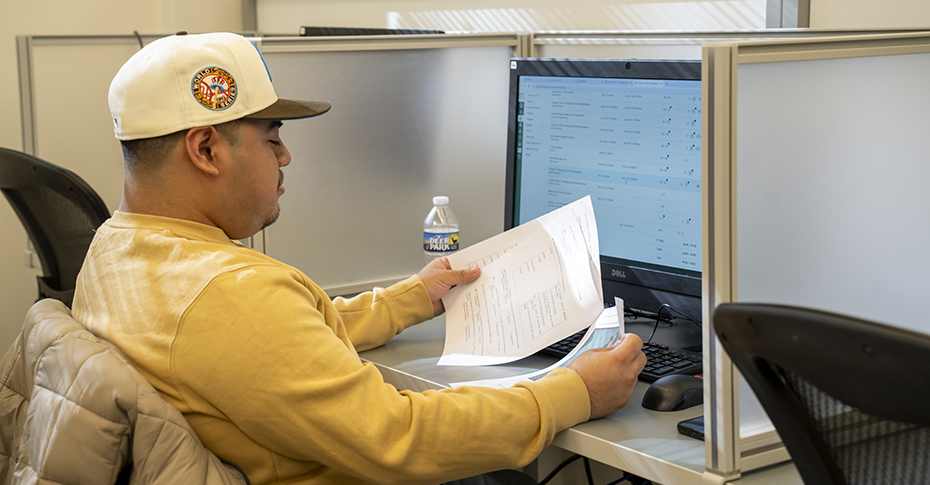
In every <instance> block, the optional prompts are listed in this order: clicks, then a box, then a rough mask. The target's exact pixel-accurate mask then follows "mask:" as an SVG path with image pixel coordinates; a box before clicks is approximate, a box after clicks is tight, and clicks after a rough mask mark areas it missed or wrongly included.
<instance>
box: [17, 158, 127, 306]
mask: <svg viewBox="0 0 930 485" xmlns="http://www.w3.org/2000/svg"><path fill="white" fill-rule="evenodd" d="M0 191H2V192H3V195H4V196H6V198H7V200H8V201H9V202H10V205H12V206H13V210H14V211H15V212H16V215H17V216H18V217H19V220H20V221H21V222H22V224H23V227H25V229H26V233H27V234H28V235H29V239H30V240H32V244H33V245H34V246H35V250H36V253H37V254H38V255H39V260H40V261H41V262H42V276H40V277H38V284H39V298H38V299H42V298H55V299H57V300H61V301H63V302H64V303H65V304H66V305H68V306H69V307H70V306H71V300H72V299H73V297H74V283H75V280H76V279H77V274H78V272H79V271H80V270H81V265H82V264H83V263H84V256H85V254H87V248H88V247H89V246H90V242H91V240H92V239H93V237H94V230H95V229H97V227H99V226H100V224H102V223H103V222H104V221H105V220H106V219H107V218H108V217H110V213H109V211H107V206H106V204H104V202H103V200H102V199H101V198H100V196H98V195H97V193H96V192H94V190H93V189H92V188H91V187H90V185H87V183H86V182H84V180H82V179H81V178H80V177H78V176H77V175H76V174H74V173H73V172H71V171H70V170H66V169H64V168H61V167H58V166H55V165H53V164H51V163H48V162H46V161H43V160H40V159H38V158H36V157H33V156H31V155H27V154H25V153H21V152H17V151H13V150H9V149H6V148H0Z"/></svg>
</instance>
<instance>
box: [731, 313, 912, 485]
mask: <svg viewBox="0 0 930 485" xmlns="http://www.w3.org/2000/svg"><path fill="white" fill-rule="evenodd" d="M713 324H714V328H715V329H716V332H717V336H718V337H719V338H720V342H721V344H722V345H723V348H724V349H725V350H726V352H727V353H728V354H729V355H730V357H731V358H732V359H733V362H734V363H735V364H736V366H737V368H739V370H740V372H741V373H742V374H743V376H744V377H745V379H746V381H747V382H748V383H749V385H750V387H751V388H752V390H753V391H754V392H755V394H756V396H757V397H758V398H759V401H760V402H761V404H762V407H763V408H764V409H765V411H766V413H767V414H768V416H769V418H771V420H772V423H773V424H774V425H775V428H776V430H777V431H778V433H779V435H780V436H781V438H782V441H783V442H784V444H785V447H786V448H787V450H788V452H789V453H790V454H791V457H792V459H793V460H794V462H795V465H796V466H797V468H798V471H799V472H800V474H801V477H802V478H803V479H804V482H805V483H809V484H818V485H821V484H824V485H830V484H848V485H857V484H879V483H888V484H910V483H912V484H926V483H930V372H928V371H927V369H930V336H928V335H924V334H919V333H916V332H912V331H909V330H904V329H900V328H896V327H891V326H887V325H883V324H879V323H875V322H870V321H866V320H860V319H856V318H852V317H847V316H842V315H837V314H832V313H826V312H821V311H816V310H810V309H803V308H797V307H789V306H781V305H767V304H751V303H727V304H723V305H720V306H719V307H718V308H717V309H716V310H715V311H714V315H713Z"/></svg>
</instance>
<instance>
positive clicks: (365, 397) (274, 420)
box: [170, 269, 590, 483]
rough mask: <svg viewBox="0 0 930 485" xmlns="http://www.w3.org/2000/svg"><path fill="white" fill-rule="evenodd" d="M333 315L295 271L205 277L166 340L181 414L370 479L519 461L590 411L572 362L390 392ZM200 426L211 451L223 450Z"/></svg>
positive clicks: (433, 478) (429, 476)
mask: <svg viewBox="0 0 930 485" xmlns="http://www.w3.org/2000/svg"><path fill="white" fill-rule="evenodd" d="M244 295H248V298H245V297H244ZM259 302H260V303H259ZM334 312H335V308H334V307H333V305H332V304H331V303H330V301H329V300H328V299H326V298H325V295H318V294H315V293H314V292H312V291H310V289H308V288H307V287H305V286H304V285H303V284H302V282H301V281H299V278H295V277H294V276H292V275H286V274H282V273H281V272H275V271H263V270H261V269H259V270H250V271H248V272H242V273H239V274H230V275H224V276H220V277H218V278H216V279H214V281H213V282H211V284H210V285H209V286H208V287H206V288H205V289H204V290H203V291H202V293H201V294H200V295H198V297H197V299H196V301H195V302H194V303H193V304H192V305H191V306H190V308H189V309H188V312H187V314H186V315H185V318H184V321H183V323H182V325H181V328H180V330H179V333H178V335H177V337H176V339H175V342H174V344H173V345H172V351H171V358H170V373H171V375H172V376H174V377H175V378H176V382H175V383H174V384H175V385H176V386H177V388H178V389H180V390H181V396H182V399H183V400H184V403H185V404H186V406H187V407H189V408H190V410H191V411H190V413H191V414H194V415H197V416H198V419H199V422H201V423H208V422H209V421H210V420H211V419H212V420H215V421H217V422H219V421H223V422H225V421H229V422H231V423H232V424H233V425H234V426H235V427H236V428H237V429H239V430H241V432H242V433H243V434H245V435H247V436H248V437H249V439H251V440H254V441H256V442H258V443H259V444H261V445H262V446H264V447H265V448H267V449H269V450H271V451H272V452H273V453H276V454H280V455H284V456H287V457H289V458H292V459H298V460H306V461H312V462H318V463H320V464H321V465H323V466H326V467H330V468H332V469H334V470H338V471H341V472H343V473H346V474H350V475H355V476H359V477H361V478H364V479H367V480H370V481H375V482H379V483H436V482H439V481H443V480H450V479H455V478H461V477H466V476H471V475H476V474H479V473H483V472H487V471H491V470H497V469H502V468H514V467H521V466H525V465H526V464H528V463H529V462H531V461H532V460H533V459H534V458H535V457H536V456H537V455H538V454H539V452H540V451H541V450H542V449H543V448H544V447H545V446H547V445H548V444H549V443H551V441H552V439H553V436H554V435H555V433H557V432H558V431H560V430H562V429H565V428H567V427H570V426H572V425H574V424H577V423H579V422H582V421H584V420H586V419H588V416H589V413H590V408H589V402H588V395H587V390H586V388H585V386H584V382H583V381H582V380H581V378H580V377H579V376H578V374H576V373H575V372H574V371H572V370H570V369H558V370H556V371H555V372H553V373H551V375H549V376H547V377H545V378H543V379H540V380H539V381H536V382H530V383H522V384H519V385H517V386H514V387H512V388H510V389H490V388H472V387H458V388H452V389H445V390H441V391H427V392H423V393H415V392H408V391H398V390H397V389H395V388H394V387H393V386H391V385H389V384H386V383H385V382H384V380H383V379H382V377H381V374H380V373H379V372H378V370H377V369H376V368H375V367H374V366H373V365H371V364H367V363H363V362H362V361H361V360H360V359H359V357H358V354H357V353H356V351H355V349H354V348H353V347H352V345H351V343H349V341H348V337H347V334H346V333H345V330H344V329H343V328H342V325H341V323H340V320H339V319H338V318H336V317H335V315H333V313H334ZM202 429H204V430H205V431H206V432H205V433H204V435H205V436H207V438H206V439H205V444H207V445H208V447H210V446H211V445H217V446H219V447H220V448H222V445H223V444H222V443H208V442H207V441H209V439H210V432H209V424H205V425H204V428H202Z"/></svg>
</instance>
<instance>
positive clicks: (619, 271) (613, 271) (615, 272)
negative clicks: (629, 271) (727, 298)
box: [610, 268, 626, 279]
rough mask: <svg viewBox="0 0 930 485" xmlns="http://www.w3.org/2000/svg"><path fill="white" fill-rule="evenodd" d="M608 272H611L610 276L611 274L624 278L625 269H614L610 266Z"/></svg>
mask: <svg viewBox="0 0 930 485" xmlns="http://www.w3.org/2000/svg"><path fill="white" fill-rule="evenodd" d="M610 274H611V276H613V277H614V278H623V279H626V271H623V270H622V269H614V268H611V269H610Z"/></svg>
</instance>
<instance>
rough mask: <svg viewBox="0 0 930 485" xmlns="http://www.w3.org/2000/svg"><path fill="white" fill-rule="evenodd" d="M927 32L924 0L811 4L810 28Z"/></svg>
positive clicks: (815, 0)
mask: <svg viewBox="0 0 930 485" xmlns="http://www.w3.org/2000/svg"><path fill="white" fill-rule="evenodd" d="M910 27H917V28H925V27H926V28H930V1H927V0H884V1H880V2H877V1H875V0H811V28H815V29H833V28H910Z"/></svg>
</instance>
